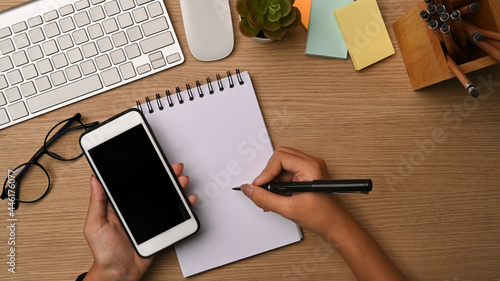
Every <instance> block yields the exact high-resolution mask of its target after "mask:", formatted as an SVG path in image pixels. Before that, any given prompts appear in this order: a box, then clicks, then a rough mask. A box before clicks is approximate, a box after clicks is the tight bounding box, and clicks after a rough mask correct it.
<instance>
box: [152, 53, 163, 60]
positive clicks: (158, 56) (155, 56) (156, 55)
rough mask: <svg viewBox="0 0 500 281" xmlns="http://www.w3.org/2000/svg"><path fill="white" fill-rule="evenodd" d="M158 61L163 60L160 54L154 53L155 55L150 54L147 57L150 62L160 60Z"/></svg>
mask: <svg viewBox="0 0 500 281" xmlns="http://www.w3.org/2000/svg"><path fill="white" fill-rule="evenodd" d="M160 59H163V54H162V52H155V53H152V54H151V55H149V61H150V62H154V61H156V60H160Z"/></svg>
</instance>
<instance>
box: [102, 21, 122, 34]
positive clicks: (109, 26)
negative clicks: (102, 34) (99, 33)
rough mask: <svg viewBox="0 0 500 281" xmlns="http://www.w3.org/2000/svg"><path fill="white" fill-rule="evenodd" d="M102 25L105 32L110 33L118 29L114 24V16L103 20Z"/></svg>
mask: <svg viewBox="0 0 500 281" xmlns="http://www.w3.org/2000/svg"><path fill="white" fill-rule="evenodd" d="M102 27H104V31H106V34H110V33H113V32H115V31H117V30H118V25H117V24H116V20H115V19H114V18H110V19H108V20H105V21H103V22H102Z"/></svg>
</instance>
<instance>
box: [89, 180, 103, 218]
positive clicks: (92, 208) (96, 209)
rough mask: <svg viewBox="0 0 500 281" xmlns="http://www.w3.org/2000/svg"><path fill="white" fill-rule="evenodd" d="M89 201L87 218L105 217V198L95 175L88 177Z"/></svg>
mask: <svg viewBox="0 0 500 281" xmlns="http://www.w3.org/2000/svg"><path fill="white" fill-rule="evenodd" d="M90 187H91V192H90V201H89V209H88V213H87V218H88V219H91V220H97V219H100V218H105V217H106V209H107V198H106V195H105V194H104V190H103V189H102V186H101V184H100V183H99V181H98V180H97V178H96V177H94V176H92V177H91V178H90Z"/></svg>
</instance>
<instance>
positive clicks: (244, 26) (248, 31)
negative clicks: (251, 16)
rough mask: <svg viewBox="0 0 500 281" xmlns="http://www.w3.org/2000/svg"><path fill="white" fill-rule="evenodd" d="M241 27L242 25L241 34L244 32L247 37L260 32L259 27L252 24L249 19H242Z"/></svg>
mask: <svg viewBox="0 0 500 281" xmlns="http://www.w3.org/2000/svg"><path fill="white" fill-rule="evenodd" d="M239 27H240V31H241V34H243V35H245V36H247V37H255V36H257V34H258V33H259V30H258V29H255V28H253V27H252V26H250V24H249V23H248V21H247V19H242V20H241V21H240V25H239Z"/></svg>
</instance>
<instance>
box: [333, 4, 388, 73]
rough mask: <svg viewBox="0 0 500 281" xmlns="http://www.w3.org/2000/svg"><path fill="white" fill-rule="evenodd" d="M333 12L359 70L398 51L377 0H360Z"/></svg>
mask: <svg viewBox="0 0 500 281" xmlns="http://www.w3.org/2000/svg"><path fill="white" fill-rule="evenodd" d="M333 14H334V15H335V18H336V20H337V23H338V25H339V28H340V32H341V33H342V36H343V37H344V41H345V43H346V45H347V49H348V51H349V55H350V56H351V60H352V63H353V64H354V68H355V69H356V70H361V69H363V68H365V67H367V66H369V65H372V64H374V63H376V62H378V61H380V60H382V59H384V58H386V57H388V56H390V55H393V54H394V53H395V52H394V47H393V46H392V42H391V39H390V37H389V33H388V32H387V28H386V26H385V24H384V20H383V18H382V14H381V13H380V9H379V7H378V4H377V1H376V0H357V1H355V2H353V3H351V4H349V5H346V6H344V7H342V8H339V9H337V10H335V11H334V12H333Z"/></svg>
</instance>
